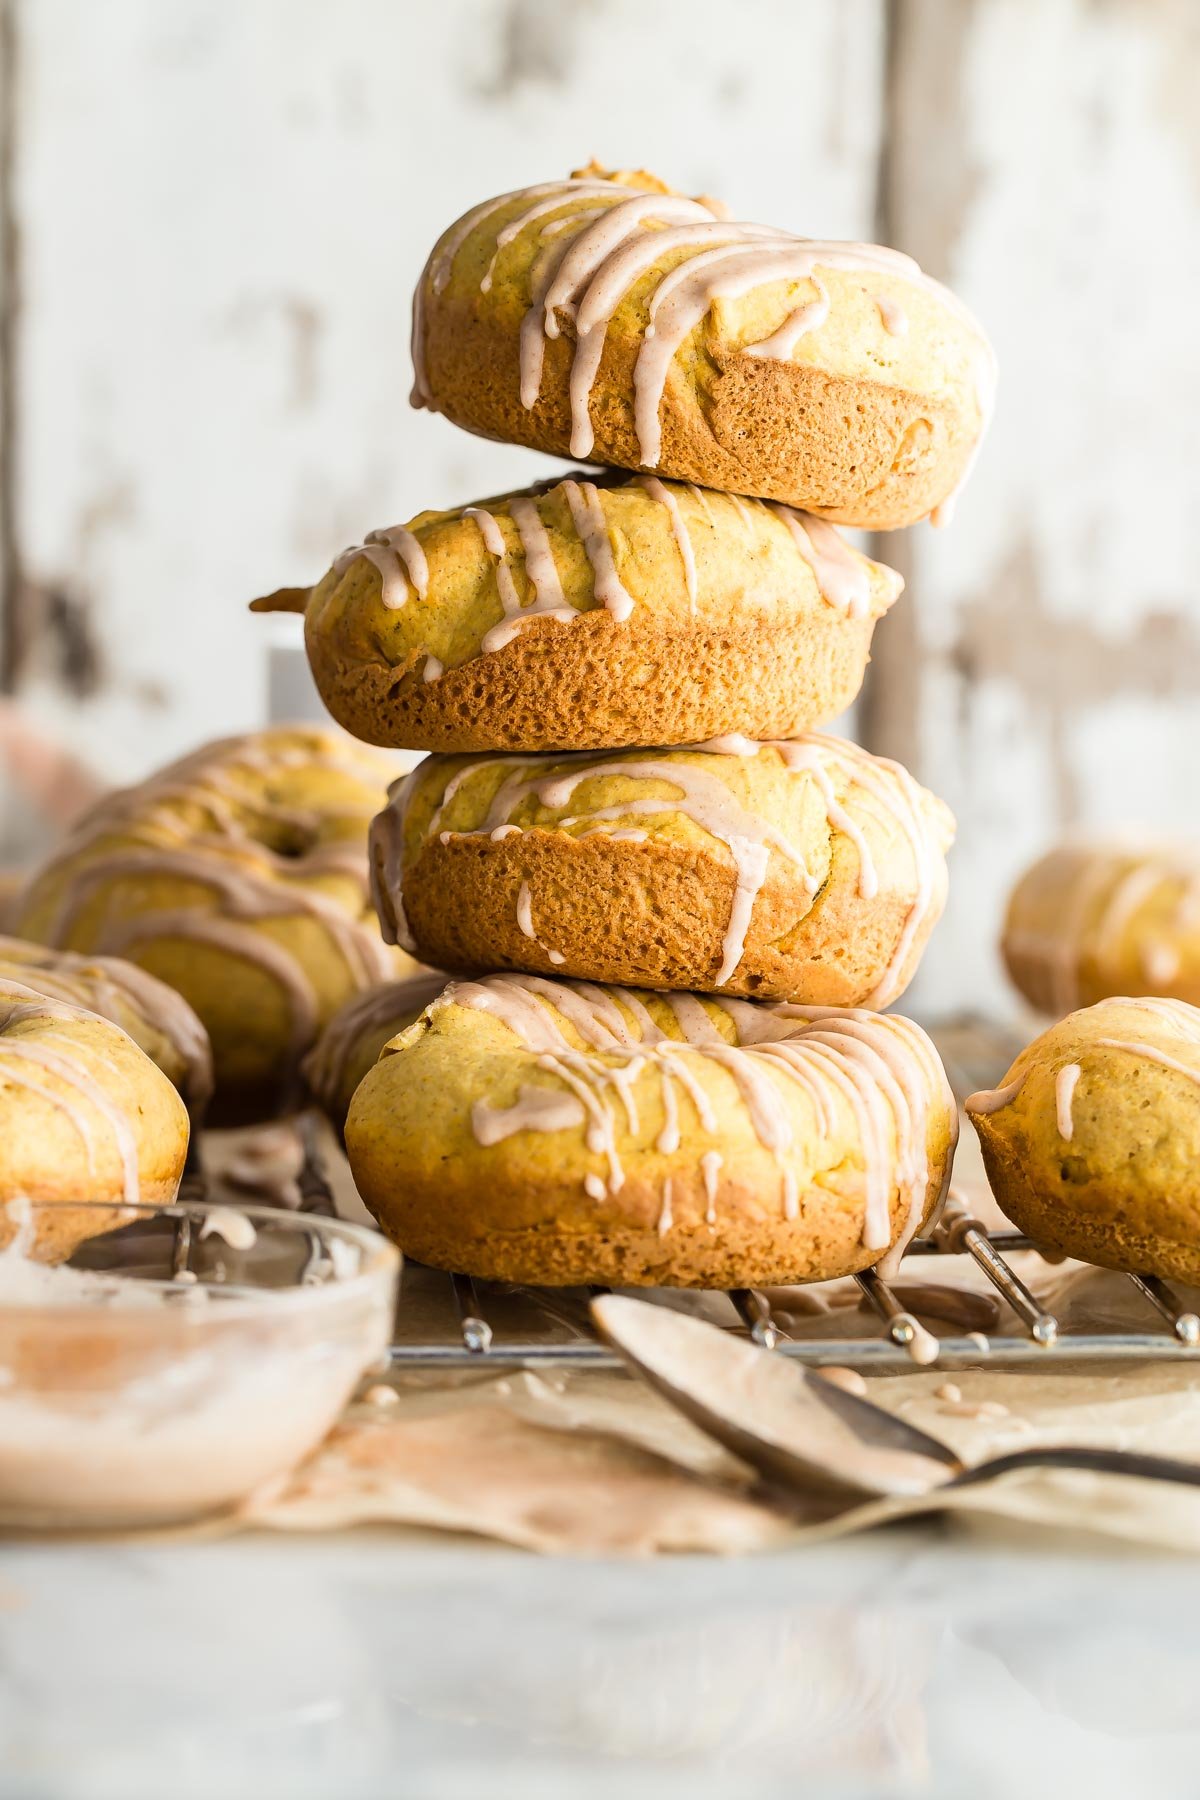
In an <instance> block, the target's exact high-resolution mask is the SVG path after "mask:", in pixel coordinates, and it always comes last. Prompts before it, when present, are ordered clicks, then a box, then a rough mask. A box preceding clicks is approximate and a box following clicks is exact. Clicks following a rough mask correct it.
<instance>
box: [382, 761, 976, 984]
mask: <svg viewBox="0 0 1200 1800" xmlns="http://www.w3.org/2000/svg"><path fill="white" fill-rule="evenodd" d="M952 835H953V820H952V818H951V815H950V813H949V811H948V809H947V808H946V807H945V806H943V805H942V803H941V801H940V800H936V799H935V798H934V797H933V795H932V794H929V793H926V792H925V790H924V789H923V788H921V787H919V786H918V785H917V783H916V782H915V781H914V780H913V779H912V777H911V776H910V775H909V774H908V773H907V771H906V770H904V769H903V768H901V766H900V765H899V764H898V763H893V762H887V761H885V760H883V759H882V758H879V757H873V756H869V755H868V754H867V752H866V751H865V750H861V749H859V748H858V746H857V745H855V744H851V743H849V742H847V741H846V740H845V739H842V738H830V737H819V736H808V737H803V738H798V739H796V740H794V741H791V742H780V743H773V744H756V743H751V742H750V741H749V740H748V739H738V738H733V739H718V740H714V741H713V742H711V743H709V744H707V745H693V746H692V747H691V748H689V749H684V750H626V751H621V752H614V753H611V754H608V755H603V754H592V755H583V756H577V757H573V758H571V759H569V760H564V759H561V758H560V759H555V758H552V757H488V758H470V757H430V758H428V759H427V760H426V761H425V762H423V763H420V764H418V766H417V768H416V769H415V770H414V771H413V772H412V774H411V775H410V776H408V777H407V778H406V779H405V780H403V781H402V782H401V783H399V784H398V786H397V787H396V788H395V789H394V790H393V796H392V799H391V801H390V804H389V805H388V807H387V809H386V810H385V811H384V812H383V813H382V814H381V815H380V816H379V818H378V819H376V821H375V823H374V824H373V826H372V828H371V871H372V882H373V885H374V889H375V900H376V906H377V909H378V911H379V916H380V920H381V922H382V925H383V931H384V935H385V937H387V938H389V939H399V941H400V942H402V943H403V944H404V945H405V947H406V948H408V949H409V950H410V951H411V952H412V953H413V954H415V955H419V956H420V957H421V958H422V960H423V961H425V962H429V963H432V964H434V965H435V966H436V967H438V968H445V969H453V970H471V969H480V968H493V969H528V970H532V971H535V972H544V973H546V974H555V973H557V974H560V975H567V976H575V977H578V978H580V979H583V980H588V981H611V982H617V983H619V984H628V985H643V986H647V987H655V988H684V989H688V990H693V991H697V990H699V991H704V992H709V991H712V990H716V989H724V990H725V991H727V992H729V993H732V994H753V995H757V996H758V997H760V998H765V997H774V998H779V999H789V1000H799V1001H803V1002H805V1003H806V1004H809V1005H819V1006H856V1005H864V1006H868V1007H872V1008H882V1007H884V1006H887V1005H889V1004H890V1003H891V1002H892V1001H893V1000H894V999H895V998H896V997H897V995H899V994H900V993H901V992H902V991H903V989H904V987H905V986H906V984H907V983H908V981H909V980H910V979H911V978H912V975H913V973H914V971H915V969H916V965H917V962H918V960H919V958H920V954H921V951H922V949H923V948H924V945H925V941H926V939H927V938H928V936H929V933H930V931H931V930H932V929H933V926H934V923H935V922H936V920H937V918H938V917H939V915H940V913H941V910H942V906H943V904H944V901H945V895H946V865H945V850H946V848H947V846H948V845H949V843H950V841H951V837H952Z"/></svg>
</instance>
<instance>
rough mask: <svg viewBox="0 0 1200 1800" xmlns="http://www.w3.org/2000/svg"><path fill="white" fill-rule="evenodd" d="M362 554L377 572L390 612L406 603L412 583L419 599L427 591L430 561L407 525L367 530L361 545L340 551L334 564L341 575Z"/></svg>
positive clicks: (334, 568)
mask: <svg viewBox="0 0 1200 1800" xmlns="http://www.w3.org/2000/svg"><path fill="white" fill-rule="evenodd" d="M360 556H361V557H365V558H366V560H367V562H369V563H371V564H372V565H373V566H374V567H375V568H376V569H378V571H379V575H380V582H381V588H380V598H381V599H382V601H383V604H384V606H386V607H387V608H388V609H389V611H392V612H396V611H398V610H399V608H400V607H402V606H405V605H407V603H408V584H409V583H410V582H411V583H412V586H413V587H414V588H415V589H416V591H417V594H418V596H419V598H420V599H422V600H424V598H425V596H426V594H427V593H428V591H429V564H428V562H427V561H426V558H425V552H424V550H423V549H422V548H421V545H420V543H419V541H418V540H417V538H416V537H415V536H414V535H413V533H412V532H411V531H410V530H409V529H408V527H407V525H389V526H388V527H387V529H386V530H385V531H369V532H368V533H367V535H366V537H365V538H364V540H363V542H362V543H361V544H352V545H351V546H350V548H349V549H348V550H343V551H342V554H341V555H340V556H339V557H338V559H337V561H336V562H335V563H334V565H333V572H334V574H335V575H337V576H339V577H340V576H342V575H344V574H345V573H346V570H347V569H348V568H349V567H350V565H351V563H353V562H356V561H357V560H358V558H359V557H360Z"/></svg>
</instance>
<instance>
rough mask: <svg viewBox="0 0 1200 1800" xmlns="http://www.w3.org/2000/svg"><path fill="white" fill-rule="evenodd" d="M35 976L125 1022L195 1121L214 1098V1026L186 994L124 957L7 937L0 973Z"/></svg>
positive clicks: (48, 991) (43, 990)
mask: <svg viewBox="0 0 1200 1800" xmlns="http://www.w3.org/2000/svg"><path fill="white" fill-rule="evenodd" d="M5 978H8V979H11V980H13V981H19V982H26V983H32V984H33V985H35V986H36V988H37V991H38V992H39V993H40V994H44V995H46V996H47V998H49V999H51V1000H62V1001H65V1002H66V1004H67V1005H68V1006H81V1007H84V1008H85V1009H86V1010H87V1011H88V1012H94V1013H99V1015H100V1017H101V1018H102V1019H108V1020H109V1021H110V1023H112V1024H113V1025H119V1026H120V1027H121V1030H122V1031H123V1032H125V1034H126V1036H127V1037H131V1038H132V1039H133V1041H134V1043H135V1044H136V1045H137V1046H138V1049H139V1050H144V1051H145V1053H146V1055H147V1056H148V1057H149V1058H150V1060H151V1062H152V1063H154V1064H156V1065H157V1067H158V1068H160V1069H161V1070H162V1072H163V1074H164V1075H165V1076H166V1077H167V1080H168V1081H169V1082H171V1084H172V1086H174V1087H176V1088H178V1090H179V1092H180V1094H182V1096H183V1099H184V1102H185V1104H186V1106H187V1109H188V1112H189V1114H190V1115H191V1117H192V1119H193V1120H194V1121H198V1120H200V1119H201V1118H203V1116H204V1111H205V1108H206V1107H207V1105H208V1102H209V1100H210V1098H211V1097H212V1048H211V1046H210V1044H209V1041H208V1033H207V1032H206V1031H205V1029H204V1027H203V1025H202V1024H201V1023H200V1021H199V1019H198V1018H197V1017H196V1015H195V1013H194V1012H193V1011H192V1009H191V1007H190V1006H189V1005H188V1003H187V1001H186V1000H185V999H184V998H183V996H182V994H177V993H176V992H175V990H174V988H169V987H168V986H167V984H166V982H165V981H158V980H157V979H156V978H155V977H154V976H153V975H148V974H147V973H146V971H145V969H139V968H138V967H137V964H136V963H131V962H125V961H124V960H123V959H122V958H121V957H119V956H73V955H72V954H71V952H70V951H69V950H47V949H46V947H45V945H44V944H31V943H29V942H27V941H26V940H25V939H24V938H10V937H0V980H3V979H5Z"/></svg>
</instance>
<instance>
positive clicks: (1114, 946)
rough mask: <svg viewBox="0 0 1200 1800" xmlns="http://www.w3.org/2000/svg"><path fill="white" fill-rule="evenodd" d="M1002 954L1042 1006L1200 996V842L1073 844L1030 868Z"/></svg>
mask: <svg viewBox="0 0 1200 1800" xmlns="http://www.w3.org/2000/svg"><path fill="white" fill-rule="evenodd" d="M1001 951H1002V953H1003V956H1004V961H1005V965H1006V967H1007V969H1008V972H1009V975H1010V976H1011V977H1012V980H1013V982H1014V983H1015V985H1016V986H1017V988H1019V990H1020V991H1021V993H1022V994H1023V995H1024V996H1025V998H1026V999H1027V1000H1028V1001H1029V1002H1030V1003H1031V1005H1033V1006H1036V1007H1037V1008H1038V1010H1039V1011H1041V1012H1045V1013H1050V1014H1052V1015H1054V1016H1056V1017H1061V1016H1062V1014H1063V1013H1068V1012H1072V1011H1073V1010H1074V1009H1075V1008H1076V1007H1080V1006H1091V1005H1092V1004H1093V1003H1094V1002H1095V1001H1097V1000H1104V999H1107V998H1108V997H1109V996H1110V995H1113V994H1166V995H1169V996H1171V995H1173V996H1174V997H1175V998H1176V999H1179V1000H1187V1001H1189V1002H1192V1003H1197V1002H1200V845H1196V844H1141V845H1135V844H1128V843H1127V844H1120V843H1110V844H1083V843H1079V844H1067V845H1062V846H1060V847H1059V848H1058V849H1056V850H1052V851H1051V852H1050V853H1049V854H1048V855H1047V856H1043V857H1042V858H1041V859H1040V860H1039V861H1038V862H1036V863H1034V864H1033V866H1032V867H1031V868H1029V869H1027V870H1026V871H1025V873H1024V874H1023V875H1022V877H1021V879H1020V880H1019V881H1018V883H1017V885H1016V887H1015V888H1014V889H1013V892H1012V896H1011V898H1010V900H1009V903H1008V912H1007V916H1006V918H1005V921H1004V932H1003V936H1002V938H1001Z"/></svg>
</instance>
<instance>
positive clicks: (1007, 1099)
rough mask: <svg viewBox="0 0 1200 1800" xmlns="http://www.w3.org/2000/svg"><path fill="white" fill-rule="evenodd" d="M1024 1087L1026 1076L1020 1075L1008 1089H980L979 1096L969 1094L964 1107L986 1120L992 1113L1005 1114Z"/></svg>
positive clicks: (1009, 1084) (1011, 1082) (1010, 1083)
mask: <svg viewBox="0 0 1200 1800" xmlns="http://www.w3.org/2000/svg"><path fill="white" fill-rule="evenodd" d="M1024 1086H1025V1077H1024V1075H1018V1076H1017V1078H1016V1080H1015V1081H1010V1082H1009V1083H1008V1085H1007V1087H998V1088H980V1090H979V1092H978V1093H977V1094H968V1095H967V1097H966V1100H965V1101H964V1102H963V1105H964V1107H965V1109H966V1111H967V1112H969V1113H979V1114H981V1115H982V1116H983V1117H985V1118H986V1117H987V1116H988V1115H990V1114H991V1113H998V1112H1003V1111H1004V1108H1005V1107H1006V1106H1011V1105H1012V1103H1013V1101H1014V1100H1015V1099H1016V1097H1017V1095H1018V1094H1019V1093H1020V1091H1021V1089H1022V1088H1023V1087H1024Z"/></svg>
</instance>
